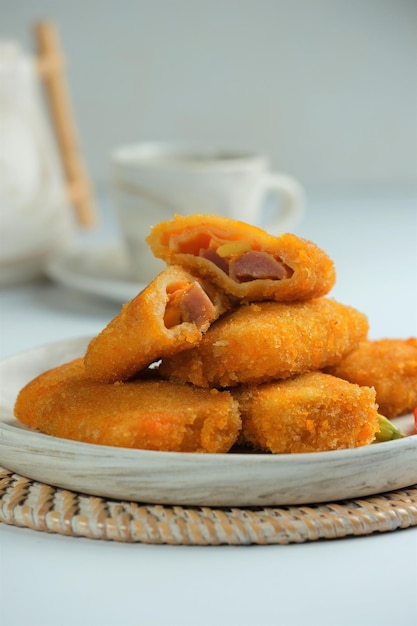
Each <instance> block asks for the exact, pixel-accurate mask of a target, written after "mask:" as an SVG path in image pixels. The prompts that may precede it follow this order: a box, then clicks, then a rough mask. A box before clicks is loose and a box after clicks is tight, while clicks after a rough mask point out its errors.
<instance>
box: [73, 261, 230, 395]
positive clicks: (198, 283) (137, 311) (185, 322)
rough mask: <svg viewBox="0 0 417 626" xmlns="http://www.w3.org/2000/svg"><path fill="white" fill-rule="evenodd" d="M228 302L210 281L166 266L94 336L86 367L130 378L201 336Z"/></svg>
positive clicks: (108, 376)
mask: <svg viewBox="0 0 417 626" xmlns="http://www.w3.org/2000/svg"><path fill="white" fill-rule="evenodd" d="M229 306H230V304H229V302H228V300H227V299H226V298H225V297H224V296H222V295H221V294H219V293H218V292H217V290H215V289H214V288H213V287H212V286H211V285H208V284H206V283H205V282H204V281H202V280H198V279H196V278H194V277H193V276H191V275H190V274H189V273H188V272H186V271H185V270H183V269H182V268H180V267H176V266H172V267H168V268H167V269H166V270H164V271H163V272H161V274H159V275H158V276H157V277H156V278H155V279H154V280H153V281H152V282H151V283H150V284H149V285H148V286H147V287H146V288H145V289H144V290H143V291H142V292H141V293H140V294H138V295H137V296H136V297H135V298H134V299H133V300H132V301H131V302H129V303H127V304H125V305H124V306H123V308H122V310H121V311H120V313H119V314H118V315H117V316H116V317H115V318H114V319H113V320H112V321H111V322H110V323H109V324H108V325H107V326H106V327H105V328H104V329H103V330H102V331H101V333H100V334H99V335H97V336H96V337H94V339H92V341H91V342H90V344H89V346H88V347H87V351H86V354H85V367H86V370H87V372H88V374H89V375H90V376H91V377H92V378H93V379H94V380H97V381H101V382H108V383H109V382H115V381H120V380H127V379H129V378H130V377H131V376H133V375H134V374H136V373H137V372H138V371H140V370H142V369H143V368H145V367H147V366H148V365H149V364H150V363H152V362H153V361H156V360H158V359H159V358H160V357H161V356H165V355H170V354H174V353H176V352H178V351H180V350H184V349H186V348H189V347H190V346H192V345H193V344H195V343H196V342H198V341H199V340H200V339H201V337H202V335H203V333H204V332H205V331H206V330H207V329H208V327H209V326H210V324H211V323H212V322H213V320H215V319H217V318H218V317H219V315H221V314H222V313H223V312H224V311H225V310H226V309H227V308H228V307H229Z"/></svg>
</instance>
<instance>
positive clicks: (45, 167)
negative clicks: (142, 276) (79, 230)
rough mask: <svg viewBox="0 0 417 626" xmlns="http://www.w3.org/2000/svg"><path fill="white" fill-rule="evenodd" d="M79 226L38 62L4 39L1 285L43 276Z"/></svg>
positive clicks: (0, 59)
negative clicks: (48, 262) (48, 263)
mask: <svg viewBox="0 0 417 626" xmlns="http://www.w3.org/2000/svg"><path fill="white" fill-rule="evenodd" d="M74 227H75V223H74V218H73V215H72V210H71V208H70V206H69V202H68V200H67V195H66V188H65V182H64V178H63V173H62V169H61V162H60V158H59V156H58V150H57V147H56V145H55V140H54V137H53V133H52V130H51V126H50V124H49V120H48V118H47V115H46V112H45V107H44V103H43V100H42V94H41V92H40V85H39V78H38V72H37V69H36V63H35V60H34V58H32V57H31V56H29V55H27V54H25V53H24V52H23V51H22V50H21V48H20V47H19V45H18V44H17V43H15V42H4V41H3V42H1V41H0V285H5V284H9V283H13V282H20V281H22V280H28V279H32V278H35V277H37V276H39V275H40V274H41V273H42V268H43V266H44V264H45V262H46V259H47V257H48V256H49V255H50V254H51V253H52V252H55V251H57V250H58V249H62V248H65V247H67V246H68V245H69V244H70V242H71V241H72V238H73V233H74Z"/></svg>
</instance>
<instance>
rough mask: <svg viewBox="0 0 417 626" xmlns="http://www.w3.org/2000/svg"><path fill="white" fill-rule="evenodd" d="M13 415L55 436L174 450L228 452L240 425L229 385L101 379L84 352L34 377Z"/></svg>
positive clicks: (22, 394) (113, 444) (149, 448)
mask: <svg viewBox="0 0 417 626" xmlns="http://www.w3.org/2000/svg"><path fill="white" fill-rule="evenodd" d="M15 416H16V418H17V419H18V420H19V421H20V422H22V423H24V424H26V425H28V426H30V427H32V428H36V429H38V430H40V431H41V432H43V433H46V434H48V435H53V436H55V437H63V438H66V439H74V440H77V441H83V442H86V443H94V444H102V445H106V446H118V447H124V448H140V449H146V450H160V451H174V452H211V453H223V452H228V451H229V449H230V448H231V447H232V445H233V444H234V443H235V441H236V440H237V438H238V435H239V431H240V427H241V420H240V415H239V409H238V405H237V402H236V401H235V400H234V399H233V398H232V396H231V394H230V393H229V392H227V391H226V392H220V391H217V390H208V389H196V388H193V387H191V386H188V385H177V384H175V383H169V382H167V381H158V380H137V381H134V382H129V383H114V384H105V383H99V382H95V381H93V380H91V379H90V378H88V377H87V376H86V373H85V369H84V364H83V360H82V359H81V358H80V359H75V360H74V361H71V362H69V363H67V364H65V365H62V366H59V367H57V368H54V369H52V370H48V371H47V372H45V373H43V374H41V375H40V376H38V377H37V378H35V379H34V380H32V381H31V382H30V383H28V384H27V385H26V386H25V387H24V388H23V389H22V390H21V391H20V393H19V395H18V397H17V400H16V403H15Z"/></svg>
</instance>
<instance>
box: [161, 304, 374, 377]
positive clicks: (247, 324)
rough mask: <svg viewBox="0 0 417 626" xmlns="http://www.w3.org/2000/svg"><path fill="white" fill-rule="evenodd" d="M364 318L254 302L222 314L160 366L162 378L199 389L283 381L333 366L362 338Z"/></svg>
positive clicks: (325, 308)
mask: <svg viewBox="0 0 417 626" xmlns="http://www.w3.org/2000/svg"><path fill="white" fill-rule="evenodd" d="M367 332H368V321H367V318H366V316H365V315H364V314H363V313H360V312H359V311H357V310H356V309H354V308H353V307H350V306H346V305H343V304H340V303H338V302H336V301H334V300H331V299H328V298H317V299H315V300H309V301H308V302H294V303H291V304H284V303H278V302H259V303H252V304H249V305H244V306H241V307H239V308H238V309H235V310H233V311H230V312H228V313H225V315H223V316H222V317H221V318H220V319H219V320H217V321H216V322H215V323H214V324H213V325H212V326H211V327H210V329H209V330H208V331H207V333H206V334H205V335H204V337H203V338H202V340H201V342H200V343H199V345H198V346H196V347H195V348H191V349H190V350H187V351H186V352H182V353H180V354H177V355H175V356H172V357H169V358H167V359H163V360H162V364H161V367H160V372H161V374H162V376H164V377H167V378H169V379H170V380H176V381H177V382H191V383H194V384H195V385H198V386H202V387H210V386H216V387H229V386H233V385H238V384H239V383H262V382H268V381H271V380H276V379H282V378H288V377H290V376H294V375H296V374H302V373H304V372H306V371H309V370H317V369H322V368H323V367H325V366H327V365H333V364H335V363H337V362H338V361H339V360H340V359H341V358H342V357H343V356H344V355H345V354H347V353H348V352H349V351H350V350H352V349H353V348H355V347H356V346H357V345H358V343H359V341H361V340H362V339H365V338H366V335H367Z"/></svg>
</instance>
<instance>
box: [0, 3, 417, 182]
mask: <svg viewBox="0 0 417 626" xmlns="http://www.w3.org/2000/svg"><path fill="white" fill-rule="evenodd" d="M0 15H1V20H0V37H1V38H14V39H17V40H18V41H19V42H20V43H21V44H22V45H23V46H24V48H25V49H26V50H27V51H30V50H32V49H33V48H34V39H33V34H32V27H33V24H34V22H35V21H36V20H38V19H41V18H49V19H52V20H53V21H54V22H55V23H56V25H57V27H58V29H59V33H60V39H61V45H62V47H63V50H64V53H65V56H66V58H67V81H68V83H69V87H70V92H71V100H72V105H73V109H74V112H75V115H76V120H77V125H78V129H79V134H80V138H81V145H82V148H83V150H84V153H85V158H86V161H87V165H88V169H89V171H90V173H91V176H92V178H93V179H94V181H95V182H97V183H99V182H102V181H105V180H106V178H107V175H108V153H109V151H110V150H111V149H112V148H113V147H114V146H115V145H117V144H121V143H125V142H131V141H135V140H143V139H161V140H164V139H182V140H195V141H203V142H210V143H213V144H219V145H222V146H226V147H245V148H249V149H254V150H258V151H261V152H263V153H265V154H267V155H269V157H270V158H271V162H272V165H273V167H274V168H277V169H280V170H283V171H286V172H287V173H289V174H292V175H294V176H295V177H297V178H299V179H300V181H301V182H302V183H303V185H304V186H306V187H307V189H308V190H310V189H311V190H313V189H317V188H325V189H329V188H330V187H332V188H333V187H336V188H337V189H341V188H346V187H352V186H354V187H355V188H356V189H358V188H359V187H361V188H370V187H372V188H375V187H376V188H377V189H385V188H387V187H401V188H402V189H404V187H405V186H406V187H410V186H412V187H414V188H415V186H416V177H417V119H416V116H417V82H416V59H417V3H416V2H415V1H414V0H210V1H209V2H208V1H205V0H204V1H203V0H120V1H119V2H116V1H114V0H113V1H112V0H101V1H100V0H71V2H69V1H66V0H33V1H32V2H27V1H25V0H13V2H12V1H10V0H0Z"/></svg>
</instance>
